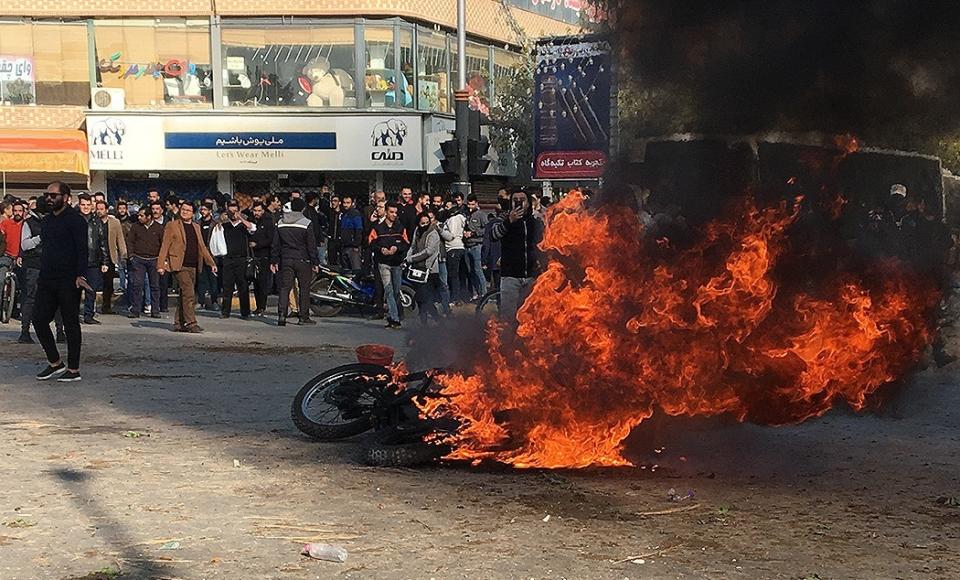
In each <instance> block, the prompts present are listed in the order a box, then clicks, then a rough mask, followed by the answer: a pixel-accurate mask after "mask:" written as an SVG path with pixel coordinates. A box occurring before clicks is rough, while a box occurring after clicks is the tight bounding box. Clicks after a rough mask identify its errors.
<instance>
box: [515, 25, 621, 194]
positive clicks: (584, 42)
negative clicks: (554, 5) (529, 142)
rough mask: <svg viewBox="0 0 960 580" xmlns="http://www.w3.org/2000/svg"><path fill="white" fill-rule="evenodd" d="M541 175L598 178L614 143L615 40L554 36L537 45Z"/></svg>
mask: <svg viewBox="0 0 960 580" xmlns="http://www.w3.org/2000/svg"><path fill="white" fill-rule="evenodd" d="M534 57H535V60H536V68H535V69H534V115H533V149H534V151H533V158H534V178H536V179H596V178H598V177H602V176H603V173H604V170H605V168H606V165H607V155H608V152H609V144H610V78H611V77H610V74H611V73H610V42H609V41H608V40H606V39H604V38H603V37H599V36H575V37H563V38H551V39H546V40H543V41H541V42H539V43H537V46H536V48H535V50H534Z"/></svg>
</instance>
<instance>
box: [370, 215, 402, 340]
mask: <svg viewBox="0 0 960 580" xmlns="http://www.w3.org/2000/svg"><path fill="white" fill-rule="evenodd" d="M399 215H400V206H399V205H397V204H396V203H394V202H390V203H388V204H387V213H386V215H385V216H384V218H383V221H382V222H379V223H377V224H375V225H374V226H373V229H371V230H370V238H369V241H370V247H371V248H372V249H373V251H374V252H375V253H376V254H377V270H378V273H379V275H380V280H381V282H383V293H384V294H385V297H386V299H387V328H400V307H399V304H400V287H401V282H402V281H403V259H404V258H405V257H406V255H407V250H408V249H409V248H410V241H409V239H407V232H406V230H405V229H404V227H403V225H402V224H401V223H400V222H398V221H397V218H398V217H399Z"/></svg>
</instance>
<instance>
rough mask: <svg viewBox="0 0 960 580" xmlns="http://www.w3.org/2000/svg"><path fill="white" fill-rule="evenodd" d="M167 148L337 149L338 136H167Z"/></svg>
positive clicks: (186, 134) (314, 134)
mask: <svg viewBox="0 0 960 580" xmlns="http://www.w3.org/2000/svg"><path fill="white" fill-rule="evenodd" d="M164 146H165V147H166V148H167V149H328V150H330V149H336V148H337V134H336V133H332V132H330V133H219V132H218V133H166V134H165V135H164Z"/></svg>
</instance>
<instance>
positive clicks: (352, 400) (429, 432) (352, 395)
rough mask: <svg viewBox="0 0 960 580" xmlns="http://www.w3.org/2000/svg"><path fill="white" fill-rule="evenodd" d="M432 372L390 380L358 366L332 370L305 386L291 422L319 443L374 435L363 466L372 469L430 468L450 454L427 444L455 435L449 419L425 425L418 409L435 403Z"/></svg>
mask: <svg viewBox="0 0 960 580" xmlns="http://www.w3.org/2000/svg"><path fill="white" fill-rule="evenodd" d="M441 372H442V371H441V370H439V369H434V370H430V371H422V372H415V373H408V374H393V372H392V371H391V369H389V368H387V367H385V366H382V365H377V364H369V363H357V364H348V365H342V366H339V367H336V368H332V369H330V370H328V371H326V372H324V373H321V374H319V375H317V376H316V377H314V378H312V379H310V380H309V381H307V383H306V384H305V385H304V386H303V387H302V388H301V389H300V391H299V392H298V393H297V396H296V397H295V398H294V400H293V404H292V406H291V409H290V413H291V416H292V418H293V422H294V424H295V425H296V426H297V428H298V429H299V430H300V431H302V432H303V433H305V434H306V435H309V436H310V437H312V438H314V439H316V440H318V441H336V440H339V439H345V438H347V437H352V436H354V435H359V434H361V433H364V432H366V431H369V430H373V431H374V432H375V433H374V437H373V440H372V442H370V443H369V444H367V445H365V446H364V447H363V449H362V455H361V460H362V461H363V462H364V463H366V464H367V465H374V466H393V467H397V466H404V465H417V464H422V463H430V462H434V461H437V460H439V459H440V458H441V457H443V456H444V455H446V454H447V453H449V452H450V449H449V448H448V447H446V446H444V445H442V444H434V443H428V442H427V441H426V439H433V438H439V437H442V435H443V434H445V433H447V434H448V433H453V432H454V431H455V430H456V429H457V427H458V424H457V422H456V421H455V420H453V419H424V418H423V417H421V416H420V413H419V412H418V409H417V403H423V402H424V401H426V400H427V399H430V398H439V397H441V396H442V395H440V393H439V390H440V388H439V385H438V384H437V383H436V382H435V380H434V379H435V377H436V376H437V375H438V374H440V373H441Z"/></svg>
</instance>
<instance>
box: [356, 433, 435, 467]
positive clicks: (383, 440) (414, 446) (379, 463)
mask: <svg viewBox="0 0 960 580" xmlns="http://www.w3.org/2000/svg"><path fill="white" fill-rule="evenodd" d="M449 452H450V448H449V447H447V446H444V445H432V444H430V443H424V442H423V441H412V442H411V441H409V437H404V436H403V435H402V433H401V432H400V431H398V430H397V428H396V427H391V428H388V429H384V430H383V431H380V432H378V433H377V434H376V436H375V438H374V440H373V442H372V443H370V444H368V445H366V446H365V447H364V448H363V449H362V451H361V457H360V459H361V461H362V462H363V463H364V465H370V466H373V467H410V466H414V465H424V464H427V463H435V462H437V461H439V460H440V458H441V457H443V456H444V455H446V454H447V453H449Z"/></svg>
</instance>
